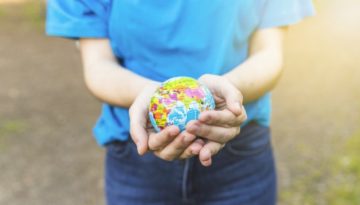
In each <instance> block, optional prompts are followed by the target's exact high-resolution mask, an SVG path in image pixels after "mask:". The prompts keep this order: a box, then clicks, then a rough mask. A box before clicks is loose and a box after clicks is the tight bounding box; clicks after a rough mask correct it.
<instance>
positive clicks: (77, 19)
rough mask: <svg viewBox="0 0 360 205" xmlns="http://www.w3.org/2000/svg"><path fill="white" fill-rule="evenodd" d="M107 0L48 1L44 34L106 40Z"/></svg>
mask: <svg viewBox="0 0 360 205" xmlns="http://www.w3.org/2000/svg"><path fill="white" fill-rule="evenodd" d="M108 7H109V0H48V2H47V16H46V34H47V35H49V36H60V37H66V38H81V37H84V38H86V37H88V38H106V37H107V36H108V27H107V24H108V23H107V19H108V10H109V8H108Z"/></svg>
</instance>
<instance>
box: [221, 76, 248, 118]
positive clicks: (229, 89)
mask: <svg viewBox="0 0 360 205" xmlns="http://www.w3.org/2000/svg"><path fill="white" fill-rule="evenodd" d="M221 93H222V97H223V98H224V99H225V102H226V107H227V108H228V109H229V110H230V111H231V112H232V113H234V114H235V115H241V113H242V111H243V109H242V101H243V96H242V94H241V93H240V91H239V90H238V89H237V88H236V87H235V86H233V85H232V84H231V83H227V84H225V86H223V87H222V92H221Z"/></svg>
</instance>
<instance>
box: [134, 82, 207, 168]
mask: <svg viewBox="0 0 360 205" xmlns="http://www.w3.org/2000/svg"><path fill="white" fill-rule="evenodd" d="M158 86H159V84H158V83H155V82H154V83H152V84H150V85H149V86H146V87H145V88H144V89H143V90H142V92H141V93H140V94H139V95H138V96H137V97H136V99H135V101H134V102H133V104H132V105H131V107H130V109H129V115H130V134H131V137H132V139H133V141H134V142H135V144H136V146H137V150H138V153H139V154H140V155H143V154H145V153H146V152H147V151H153V152H154V154H155V155H156V156H158V157H159V158H161V159H164V160H167V161H172V160H174V159H185V158H189V157H192V156H194V155H197V154H199V152H200V150H201V148H202V147H203V145H204V144H205V143H204V141H203V140H201V139H196V136H195V135H193V134H190V133H189V132H187V131H183V132H180V130H179V128H178V127H177V126H169V127H166V128H165V129H163V130H162V131H160V132H158V133H157V132H156V131H155V130H154V129H153V127H152V126H151V124H150V123H149V120H148V110H149V109H148V108H149V104H150V98H151V96H152V95H153V93H154V92H155V90H156V89H157V87H158Z"/></svg>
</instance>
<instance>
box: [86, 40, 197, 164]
mask: <svg viewBox="0 0 360 205" xmlns="http://www.w3.org/2000/svg"><path fill="white" fill-rule="evenodd" d="M80 51H81V57H82V61H83V67H84V77H85V83H86V85H87V87H88V89H89V90H90V92H91V93H92V94H93V95H94V96H96V97H97V98H99V99H100V100H101V101H104V102H107V103H110V104H113V105H116V106H122V107H130V109H129V114H130V132H131V137H132V138H133V140H134V142H135V143H136V144H137V148H138V152H139V154H144V153H145V152H146V151H147V150H148V147H150V148H152V150H153V151H154V154H155V155H157V156H158V157H160V158H162V159H166V160H172V159H175V158H176V157H177V156H179V155H181V154H182V152H184V150H185V149H186V148H187V147H188V146H189V145H192V146H191V147H193V149H195V150H198V151H200V148H201V143H202V142H201V141H200V142H199V141H198V140H197V141H196V142H194V143H193V141H194V140H195V136H194V135H191V134H189V133H187V132H182V133H179V129H178V128H177V127H176V126H171V127H168V128H167V129H164V130H163V131H161V132H159V133H155V132H154V131H153V130H152V129H148V128H147V118H146V117H147V112H148V106H149V105H148V103H146V102H149V99H150V97H151V96H152V94H153V92H154V91H155V89H156V88H157V86H158V83H157V82H155V81H152V80H150V79H146V78H143V77H141V76H139V75H137V74H135V73H133V72H131V71H129V70H126V69H125V68H123V67H121V66H120V65H119V64H118V62H117V61H116V58H115V56H114V55H113V53H112V50H111V47H110V44H109V40H108V39H81V40H80ZM189 151H191V150H190V149H188V151H187V152H189ZM190 155H192V153H190V154H188V156H190Z"/></svg>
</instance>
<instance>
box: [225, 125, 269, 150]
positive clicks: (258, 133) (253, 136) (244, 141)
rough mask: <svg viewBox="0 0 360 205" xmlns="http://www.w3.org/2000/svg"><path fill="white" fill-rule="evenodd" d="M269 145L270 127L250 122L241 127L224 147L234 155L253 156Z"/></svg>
mask: <svg viewBox="0 0 360 205" xmlns="http://www.w3.org/2000/svg"><path fill="white" fill-rule="evenodd" d="M270 147H271V142H270V129H269V128H268V127H265V126H261V125H258V124H256V123H250V124H248V125H246V126H245V127H243V128H242V129H241V132H240V134H239V135H238V136H236V137H235V138H234V139H233V140H231V141H229V142H228V143H227V144H226V146H225V149H226V150H227V151H228V152H229V153H230V154H232V155H235V156H244V157H245V156H253V155H257V154H260V153H262V152H264V151H265V150H267V149H269V148H270Z"/></svg>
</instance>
